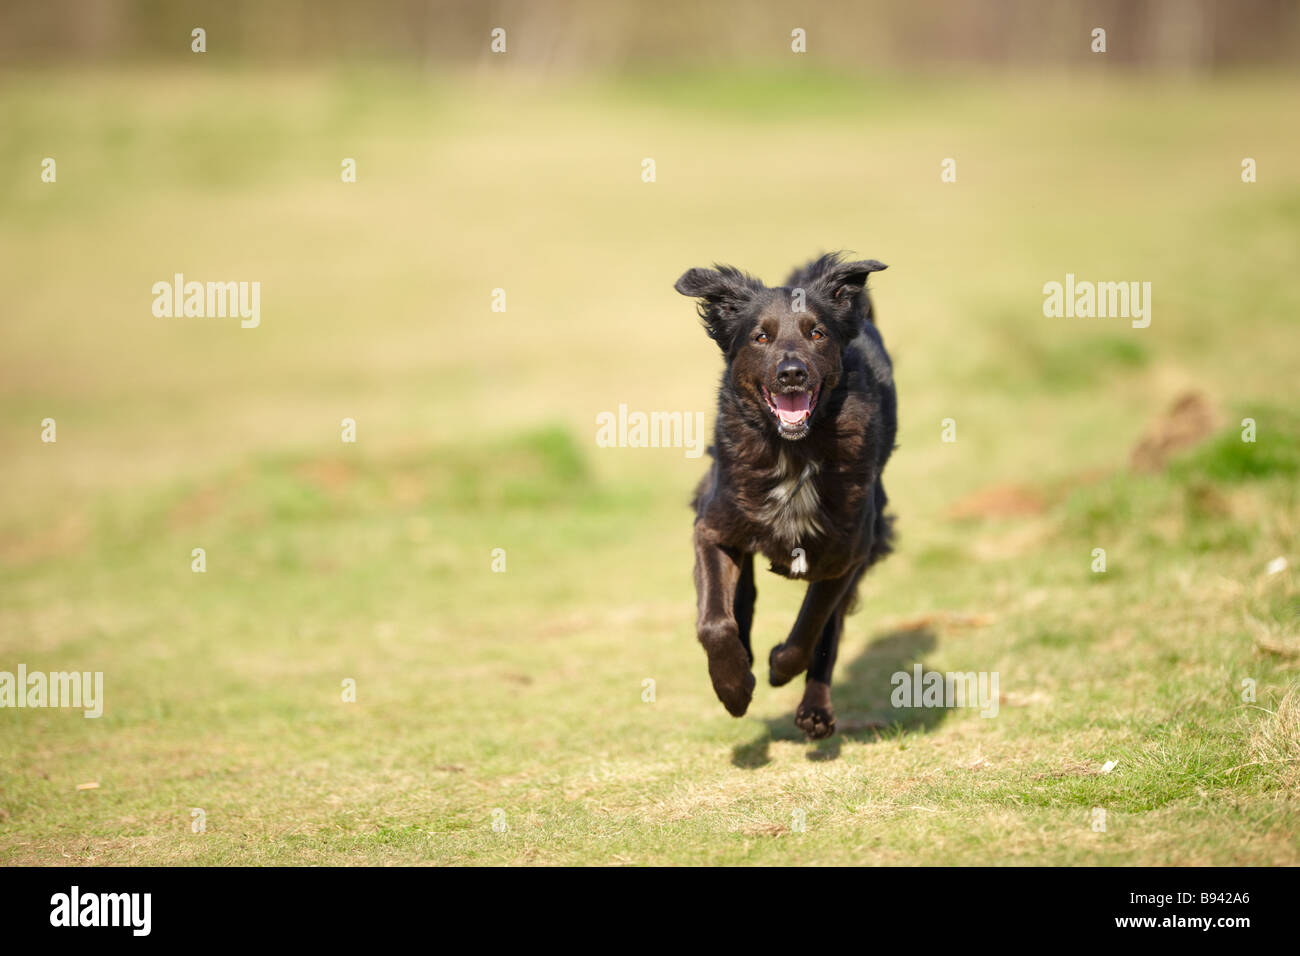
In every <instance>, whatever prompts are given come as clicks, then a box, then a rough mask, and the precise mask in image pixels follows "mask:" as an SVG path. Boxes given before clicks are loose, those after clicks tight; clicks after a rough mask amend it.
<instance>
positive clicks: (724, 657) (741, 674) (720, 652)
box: [704, 639, 755, 717]
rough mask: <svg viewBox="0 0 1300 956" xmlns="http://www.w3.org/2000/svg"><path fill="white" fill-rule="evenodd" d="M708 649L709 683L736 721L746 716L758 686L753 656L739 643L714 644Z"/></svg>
mask: <svg viewBox="0 0 1300 956" xmlns="http://www.w3.org/2000/svg"><path fill="white" fill-rule="evenodd" d="M704 649H705V651H706V652H707V653H708V655H709V679H710V680H712V681H713V691H714V693H716V694H717V695H718V700H720V701H722V706H723V707H726V708H727V713H729V714H731V716H732V717H743V716H745V711H747V710H748V709H749V702H750V701H751V700H752V699H753V697H754V683H755V681H754V675H753V673H752V672H751V671H750V669H749V667H750V660H749V654H748V653H747V652H746V650H745V648H744V646H743V645H742V644H741V643H740V640H739V639H733V640H729V641H718V642H710V643H709V644H706V645H705V648H704Z"/></svg>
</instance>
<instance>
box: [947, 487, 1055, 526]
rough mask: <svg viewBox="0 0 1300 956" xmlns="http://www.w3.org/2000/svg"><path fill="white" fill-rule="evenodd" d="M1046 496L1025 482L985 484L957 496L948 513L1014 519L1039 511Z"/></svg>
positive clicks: (961, 515) (962, 516) (955, 515)
mask: <svg viewBox="0 0 1300 956" xmlns="http://www.w3.org/2000/svg"><path fill="white" fill-rule="evenodd" d="M1046 508H1047V497H1046V496H1045V495H1044V494H1043V493H1042V492H1041V491H1038V490H1037V489H1035V488H1031V487H1030V486H1029V485H1017V484H1012V483H1009V482H1008V483H1004V484H998V485H989V486H987V487H985V488H981V489H979V490H978V491H973V492H971V493H970V494H969V495H966V496H965V497H964V498H961V499H959V500H958V501H957V502H956V503H955V504H954V505H953V506H952V507H951V508H949V509H948V514H949V516H950V517H953V518H1016V517H1022V516H1024V515H1036V514H1042V512H1043V511H1044V510H1045V509H1046Z"/></svg>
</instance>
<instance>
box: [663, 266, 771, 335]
mask: <svg viewBox="0 0 1300 956" xmlns="http://www.w3.org/2000/svg"><path fill="white" fill-rule="evenodd" d="M673 288H674V289H676V290H677V291H678V292H680V293H681V294H682V295H689V296H692V297H694V298H697V299H699V300H700V301H699V303H698V305H697V306H696V308H697V310H698V311H699V313H700V318H701V319H702V320H703V322H704V331H706V332H707V333H708V334H709V338H711V339H713V341H715V342H717V343H718V347H719V348H721V349H722V350H723V351H724V352H725V351H727V349H728V348H729V347H730V345H731V339H732V334H733V333H734V332H735V326H736V319H737V317H738V316H739V314H740V310H741V308H742V307H744V305H745V304H746V303H747V302H748V301H749V300H750V299H751V298H752V297H753V295H754V293H755V292H757V291H758V290H759V289H761V288H762V283H760V282H759V281H758V280H757V279H755V278H753V277H752V276H748V275H745V273H743V272H741V271H740V270H739V269H733V268H731V266H718V267H716V268H714V269H687V270H686V271H685V272H683V273H682V277H681V278H680V279H678V280H677V282H676V283H675V284H674V285H673Z"/></svg>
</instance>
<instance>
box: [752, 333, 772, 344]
mask: <svg viewBox="0 0 1300 956" xmlns="http://www.w3.org/2000/svg"><path fill="white" fill-rule="evenodd" d="M768 341H769V339H768V337H767V333H766V332H759V333H757V334H756V335H755V336H754V344H755V345H766V344H767V343H768Z"/></svg>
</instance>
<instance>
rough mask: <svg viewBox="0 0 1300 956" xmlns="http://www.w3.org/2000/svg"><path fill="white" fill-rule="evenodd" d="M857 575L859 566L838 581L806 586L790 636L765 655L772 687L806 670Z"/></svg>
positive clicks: (851, 588) (787, 681) (817, 582)
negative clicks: (806, 591) (801, 604)
mask: <svg viewBox="0 0 1300 956" xmlns="http://www.w3.org/2000/svg"><path fill="white" fill-rule="evenodd" d="M860 575H861V567H855V568H853V569H852V570H850V571H848V572H846V573H844V574H842V575H841V576H840V577H838V578H829V579H827V580H825V581H813V582H812V583H811V584H809V585H808V593H807V594H805V595H804V598H803V606H802V607H800V608H799V617H798V618H797V619H796V620H795V622H794V628H793V629H792V630H791V631H790V636H789V637H787V638H786V639H785V641H784V642H783V643H781V644H778V645H776V647H774V648H772V653H771V654H770V655H768V658H767V663H768V668H769V671H768V680H769V681H771V684H772V686H773V687H781V686H782V685H784V684H788V683H790V681H791V680H792V679H793V678H794V677H796V676H798V675H799V674H802V673H803V672H804V671H806V670H807V669H808V665H809V664H811V663H812V659H813V651H814V650H815V649H816V647H817V644H818V642H819V641H820V640H821V638H822V634H823V632H824V631H825V629H826V626H827V625H828V624H829V623H830V621H831V618H832V617H833V616H834V614H835V612H836V610H837V609H839V607H840V605H841V604H842V603H843V601H844V599H845V597H846V596H848V595H851V594H852V593H853V585H854V584H856V583H857V580H858V577H859V576H860Z"/></svg>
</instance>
